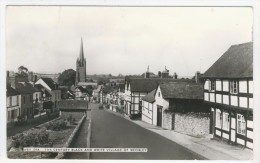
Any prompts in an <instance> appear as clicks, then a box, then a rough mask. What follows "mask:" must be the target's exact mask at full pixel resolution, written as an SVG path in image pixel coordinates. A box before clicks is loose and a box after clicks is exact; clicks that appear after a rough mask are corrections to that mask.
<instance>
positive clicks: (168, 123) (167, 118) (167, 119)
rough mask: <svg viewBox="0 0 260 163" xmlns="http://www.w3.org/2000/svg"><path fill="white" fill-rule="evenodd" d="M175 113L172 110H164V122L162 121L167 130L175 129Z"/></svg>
mask: <svg viewBox="0 0 260 163" xmlns="http://www.w3.org/2000/svg"><path fill="white" fill-rule="evenodd" d="M173 115H174V114H173V113H171V112H163V122H162V128H164V129H167V130H172V129H173V122H174V120H173V118H174V117H173Z"/></svg>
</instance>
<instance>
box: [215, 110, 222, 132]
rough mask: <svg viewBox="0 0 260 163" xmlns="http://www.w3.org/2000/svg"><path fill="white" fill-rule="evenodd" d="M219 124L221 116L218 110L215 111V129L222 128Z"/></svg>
mask: <svg viewBox="0 0 260 163" xmlns="http://www.w3.org/2000/svg"><path fill="white" fill-rule="evenodd" d="M221 122H222V115H221V111H220V110H218V109H217V110H216V127H217V128H222V127H221Z"/></svg>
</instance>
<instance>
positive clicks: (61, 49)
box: [6, 6, 253, 76]
mask: <svg viewBox="0 0 260 163" xmlns="http://www.w3.org/2000/svg"><path fill="white" fill-rule="evenodd" d="M252 25H253V11H252V9H251V8H249V7H248V8H246V7H216V8H212V7H203V8H201V7H186V8H181V7H64V6H63V7H43V6H39V7H38V6H31V7H18V6H16V7H14V6H12V7H8V9H7V15H6V41H7V46H6V52H7V53H6V68H7V70H17V68H18V67H19V66H20V65H24V66H25V67H27V68H28V69H29V70H31V71H34V72H42V73H60V72H62V71H64V70H66V69H69V68H72V69H74V70H75V68H76V64H75V63H76V59H77V57H78V56H79V51H80V39H81V37H82V38H83V44H84V54H85V57H86V60H87V74H109V73H111V74H113V75H118V74H119V73H122V74H123V75H127V74H141V73H143V72H144V71H146V69H147V66H148V65H149V66H150V71H152V72H154V73H157V72H158V71H161V70H164V67H165V66H166V67H167V68H168V69H169V70H170V74H171V75H172V74H173V73H174V72H176V73H177V74H178V75H179V76H192V75H194V73H195V71H201V72H202V73H204V72H205V71H206V70H207V69H208V68H209V67H210V66H211V65H212V64H213V63H214V62H215V61H216V60H217V59H218V58H219V57H220V56H221V55H222V54H223V53H224V52H225V51H226V50H227V49H228V48H229V47H230V46H231V45H233V44H240V43H244V42H249V41H252Z"/></svg>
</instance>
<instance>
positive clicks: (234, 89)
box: [230, 80, 238, 94]
mask: <svg viewBox="0 0 260 163" xmlns="http://www.w3.org/2000/svg"><path fill="white" fill-rule="evenodd" d="M237 88H238V81H237V80H231V81H230V93H232V94H237V92H238V89H237Z"/></svg>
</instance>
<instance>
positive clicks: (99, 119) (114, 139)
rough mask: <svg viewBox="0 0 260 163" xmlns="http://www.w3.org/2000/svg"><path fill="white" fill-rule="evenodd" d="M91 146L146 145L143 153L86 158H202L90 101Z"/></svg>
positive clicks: (108, 154) (140, 146)
mask: <svg viewBox="0 0 260 163" xmlns="http://www.w3.org/2000/svg"><path fill="white" fill-rule="evenodd" d="M91 109H92V110H91V121H92V122H91V123H92V126H91V148H147V150H148V151H147V152H120V153H118V152H98V153H96V152H93V153H91V156H90V158H91V159H95V160H97V159H98V160H101V159H117V160H118V159H120V160H128V159H131V160H202V159H205V158H204V157H201V156H199V155H198V154H197V153H195V152H192V151H190V150H187V149H186V148H185V147H183V146H181V145H179V144H177V143H175V142H173V141H170V140H169V139H166V138H165V137H163V136H161V135H158V134H157V133H154V132H152V131H149V130H147V129H145V128H143V127H142V126H140V125H138V124H135V123H132V122H131V121H129V120H127V119H126V118H124V117H123V116H122V115H118V114H111V112H108V111H105V110H99V109H98V105H95V104H91Z"/></svg>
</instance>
